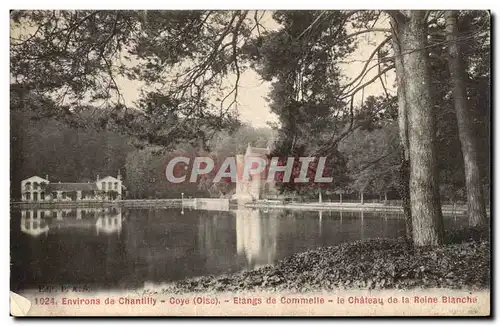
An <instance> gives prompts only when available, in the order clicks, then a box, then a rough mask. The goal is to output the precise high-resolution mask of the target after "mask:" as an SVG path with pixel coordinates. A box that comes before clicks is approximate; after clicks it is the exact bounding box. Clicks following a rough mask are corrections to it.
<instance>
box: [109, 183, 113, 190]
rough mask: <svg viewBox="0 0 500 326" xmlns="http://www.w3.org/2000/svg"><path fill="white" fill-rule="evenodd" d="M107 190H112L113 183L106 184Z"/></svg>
mask: <svg viewBox="0 0 500 326" xmlns="http://www.w3.org/2000/svg"><path fill="white" fill-rule="evenodd" d="M108 189H109V190H111V189H113V182H108Z"/></svg>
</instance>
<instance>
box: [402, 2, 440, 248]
mask: <svg viewBox="0 0 500 326" xmlns="http://www.w3.org/2000/svg"><path fill="white" fill-rule="evenodd" d="M425 17H426V14H425V11H408V12H407V15H405V17H404V18H403V19H397V24H398V30H399V31H400V34H401V35H403V38H402V39H401V40H399V42H400V45H401V48H400V49H401V55H402V56H403V61H404V65H403V79H404V86H405V87H404V93H405V100H406V101H405V102H406V103H405V105H406V110H407V125H406V126H407V128H408V143H409V159H410V162H409V163H410V164H409V165H410V201H411V216H412V227H413V243H414V244H415V245H417V246H426V245H438V244H441V243H442V242H443V218H442V212H441V202H440V198H439V181H438V175H437V157H436V149H435V142H436V124H435V122H436V121H435V117H434V112H433V110H434V106H433V103H432V100H431V94H430V76H429V69H428V53H427V51H426V50H425V47H426V45H427V26H426V21H425ZM395 20H396V19H395Z"/></svg>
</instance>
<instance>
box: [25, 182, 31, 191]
mask: <svg viewBox="0 0 500 326" xmlns="http://www.w3.org/2000/svg"><path fill="white" fill-rule="evenodd" d="M24 188H25V189H26V190H31V182H26V184H25V185H24Z"/></svg>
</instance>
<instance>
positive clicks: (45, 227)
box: [21, 207, 122, 236]
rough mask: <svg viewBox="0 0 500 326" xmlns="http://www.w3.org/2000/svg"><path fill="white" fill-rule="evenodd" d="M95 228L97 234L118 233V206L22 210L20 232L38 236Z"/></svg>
mask: <svg viewBox="0 0 500 326" xmlns="http://www.w3.org/2000/svg"><path fill="white" fill-rule="evenodd" d="M68 229H70V230H77V229H80V230H82V229H83V230H86V229H91V230H93V229H95V230H96V233H97V235H99V234H110V233H120V232H121V229H122V211H121V208H120V207H107V208H74V209H71V208H70V209H50V210H33V209H31V210H22V211H21V232H23V233H25V234H28V235H31V236H38V235H40V234H42V233H43V234H46V235H47V234H48V233H49V230H52V231H51V232H61V231H64V230H68Z"/></svg>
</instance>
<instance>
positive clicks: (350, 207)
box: [10, 199, 490, 216]
mask: <svg viewBox="0 0 500 326" xmlns="http://www.w3.org/2000/svg"><path fill="white" fill-rule="evenodd" d="M196 200H197V199H184V200H182V199H126V200H117V201H81V202H37V203H33V202H11V203H10V207H11V208H21V209H36V208H40V209H51V208H80V207H125V208H141V207H155V208H182V207H184V208H196V209H202V210H214V211H227V210H233V209H239V208H254V209H287V210H297V211H300V210H306V211H348V212H360V211H368V212H388V213H402V212H403V208H402V207H401V206H392V205H385V204H383V203H365V204H361V203H338V202H324V203H317V202H309V203H286V204H284V203H275V202H268V203H266V202H259V203H252V202H249V203H245V204H243V205H237V204H233V203H230V204H229V207H228V208H218V207H214V208H209V207H196V206H197V205H196ZM198 200H203V199H198ZM441 210H442V213H443V214H446V215H459V216H462V215H465V214H466V213H467V206H466V205H456V206H452V205H442V208H441ZM487 213H488V215H489V213H490V212H489V210H488V211H487Z"/></svg>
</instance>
